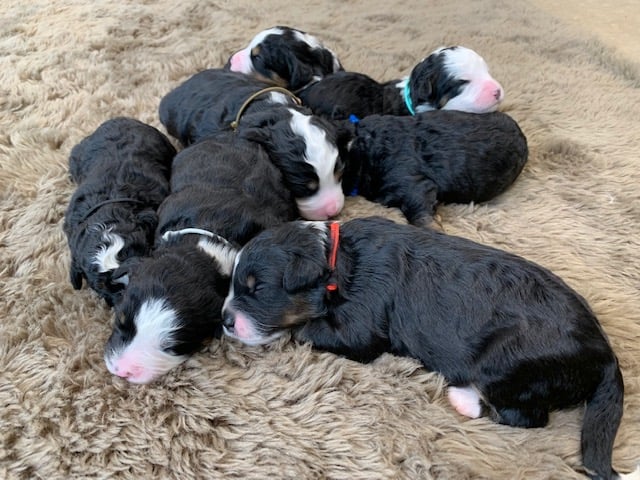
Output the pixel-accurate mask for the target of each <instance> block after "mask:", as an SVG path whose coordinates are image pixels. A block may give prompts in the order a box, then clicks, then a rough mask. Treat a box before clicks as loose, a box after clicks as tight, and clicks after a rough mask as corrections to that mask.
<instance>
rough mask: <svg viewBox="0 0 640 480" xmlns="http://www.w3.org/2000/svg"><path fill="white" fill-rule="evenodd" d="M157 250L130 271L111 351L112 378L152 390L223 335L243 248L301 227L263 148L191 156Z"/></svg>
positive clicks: (169, 201) (216, 144)
mask: <svg viewBox="0 0 640 480" xmlns="http://www.w3.org/2000/svg"><path fill="white" fill-rule="evenodd" d="M158 217H159V222H158V228H157V231H156V249H155V250H154V252H153V253H152V255H151V256H150V257H148V258H145V259H143V260H142V261H141V262H140V263H139V264H137V265H128V266H123V267H122V268H121V270H126V269H129V270H130V281H129V285H128V286H127V288H126V290H125V292H124V295H123V298H122V301H121V302H120V303H119V305H118V306H117V307H116V314H115V319H116V321H115V322H114V329H113V332H112V334H111V337H110V338H109V340H108V342H107V345H106V348H105V362H106V365H107V367H108V369H109V371H110V372H111V373H113V374H115V375H118V376H121V377H124V378H127V379H128V380H129V381H130V382H135V383H147V382H150V381H152V380H154V379H156V378H157V377H158V376H160V375H162V374H164V373H166V372H167V371H169V370H170V369H171V368H173V367H175V366H176V365H178V364H180V363H181V362H183V361H184V360H185V359H186V358H188V357H189V355H191V354H193V353H195V352H196V351H197V350H199V349H200V348H201V347H202V345H203V344H204V343H205V342H207V341H208V340H209V339H211V338H216V337H219V336H220V334H221V316H220V315H221V313H220V312H221V309H222V302H223V299H224V297H225V296H226V294H227V291H228V287H229V277H230V274H231V268H232V266H233V260H234V258H235V254H236V247H235V246H236V245H243V244H245V243H246V242H247V241H248V240H249V239H250V238H252V237H253V236H255V235H256V234H257V233H258V232H260V231H262V230H264V229H265V228H267V227H269V226H273V225H277V224H280V223H282V222H285V221H288V220H292V219H294V218H297V217H298V213H297V210H296V207H295V202H294V200H293V197H292V195H291V193H290V192H289V191H288V190H287V189H286V188H285V187H284V184H283V180H282V175H281V173H280V172H279V170H278V169H277V168H275V167H274V166H273V165H272V163H271V162H270V161H269V157H268V156H267V154H266V153H265V152H264V151H263V150H262V148H261V147H260V146H259V145H257V144H255V143H252V142H249V141H245V140H242V139H239V138H237V137H236V136H234V135H233V134H221V135H218V136H216V137H213V138H210V139H205V140H202V141H201V142H199V143H197V144H195V145H191V146H189V147H187V148H186V149H184V150H182V151H181V152H180V153H179V154H178V155H177V156H176V158H175V160H174V162H173V169H172V175H171V194H170V195H169V196H168V197H167V198H166V199H165V201H164V202H163V203H162V205H160V208H159V209H158Z"/></svg>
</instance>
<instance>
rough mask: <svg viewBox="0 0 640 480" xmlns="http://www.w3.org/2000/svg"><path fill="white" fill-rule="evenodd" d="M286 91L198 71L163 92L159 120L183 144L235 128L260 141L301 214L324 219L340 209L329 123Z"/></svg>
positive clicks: (338, 164) (338, 163) (334, 139)
mask: <svg viewBox="0 0 640 480" xmlns="http://www.w3.org/2000/svg"><path fill="white" fill-rule="evenodd" d="M298 103H299V100H298V99H297V97H295V96H294V95H293V94H292V93H291V92H288V91H287V90H284V89H282V88H279V87H273V86H270V85H267V84H264V83H262V82H259V81H257V80H255V79H252V78H249V77H247V76H245V75H242V74H238V73H233V72H228V71H224V70H220V69H211V70H205V71H202V72H200V73H197V74H196V75H194V76H193V77H191V78H190V79H188V80H187V81H185V82H184V83H183V84H181V85H179V86H178V87H177V88H176V89H174V90H173V91H171V92H170V93H169V94H167V95H166V96H165V97H164V98H163V99H162V101H161V103H160V120H161V121H162V123H163V124H164V125H165V126H166V128H167V131H168V132H169V133H171V134H172V135H174V136H175V137H176V138H178V139H179V140H180V141H181V142H182V143H183V144H184V145H190V144H193V143H197V142H198V141H200V140H201V139H203V138H205V137H208V136H210V135H214V134H216V133H219V132H230V131H232V129H235V132H236V135H237V136H238V137H240V138H244V139H247V140H251V141H253V142H257V143H259V144H260V145H261V146H262V147H263V148H264V149H265V150H266V151H267V153H268V154H269V157H270V158H271V161H272V162H273V164H274V165H276V166H277V167H278V168H279V169H280V171H281V172H282V174H283V177H284V182H285V185H286V186H287V188H288V189H289V190H290V191H291V192H292V193H293V195H294V196H295V198H296V202H297V204H298V209H299V211H300V214H301V215H302V216H303V217H305V218H307V219H309V220H326V219H327V218H330V217H333V216H335V215H337V214H338V213H340V211H341V210H342V207H343V206H344V194H343V192H342V188H341V183H340V180H341V176H342V166H343V165H342V160H341V159H340V157H339V155H338V153H339V145H342V143H345V142H346V141H347V137H346V136H345V137H344V138H343V137H342V136H339V135H338V132H337V130H336V128H335V127H334V125H332V124H331V123H330V122H328V121H327V120H324V119H322V118H320V117H317V116H314V115H312V113H311V111H310V110H309V109H308V108H304V107H301V106H299V105H298Z"/></svg>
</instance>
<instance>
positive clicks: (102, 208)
mask: <svg viewBox="0 0 640 480" xmlns="http://www.w3.org/2000/svg"><path fill="white" fill-rule="evenodd" d="M175 153H176V151H175V149H174V147H173V145H171V143H170V142H169V140H168V139H167V138H166V137H165V136H164V135H163V134H162V133H160V132H159V131H158V130H157V129H155V128H154V127H152V126H150V125H146V124H144V123H142V122H139V121H138V120H134V119H132V118H125V117H118V118H114V119H111V120H107V121H106V122H104V123H103V124H102V125H100V126H99V127H98V128H97V129H96V131H95V132H94V133H92V134H91V135H89V136H87V137H86V138H85V139H83V140H82V141H81V142H80V143H79V144H78V145H76V146H75V147H74V148H73V149H72V150H71V154H70V156H69V173H70V175H71V178H72V179H73V180H74V181H76V182H78V183H79V185H78V187H77V189H76V190H75V192H74V193H73V195H72V197H71V200H70V202H69V206H68V207H67V210H66V212H65V216H64V226H63V228H64V232H65V234H66V236H67V240H68V244H69V249H70V250H71V268H70V278H71V284H72V285H73V287H74V288H75V289H76V290H77V289H80V288H81V287H82V281H83V279H86V280H87V283H88V285H89V286H90V287H91V288H92V289H93V290H95V291H96V292H97V293H98V294H99V295H100V296H101V297H102V298H104V300H105V301H106V302H107V304H108V305H110V306H112V305H113V304H114V303H115V302H116V301H117V300H118V298H119V296H120V294H121V290H122V289H123V288H124V286H125V285H126V283H127V277H126V276H114V275H113V273H114V272H115V270H117V269H118V267H119V266H120V264H121V262H122V261H124V260H126V259H127V258H130V257H137V256H144V255H146V254H148V252H149V250H150V248H151V245H152V243H153V236H154V232H155V228H156V224H157V216H156V209H157V208H158V206H159V205H160V203H161V202H162V200H164V198H165V197H166V196H167V195H168V193H169V173H170V169H171V161H172V160H173V157H174V155H175Z"/></svg>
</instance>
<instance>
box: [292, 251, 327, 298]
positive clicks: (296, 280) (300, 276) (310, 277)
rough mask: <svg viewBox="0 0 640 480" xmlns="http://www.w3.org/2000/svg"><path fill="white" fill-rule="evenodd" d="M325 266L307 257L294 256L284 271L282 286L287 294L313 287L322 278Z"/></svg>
mask: <svg viewBox="0 0 640 480" xmlns="http://www.w3.org/2000/svg"><path fill="white" fill-rule="evenodd" d="M324 271H325V265H324V264H320V263H318V262H314V261H313V260H312V259H311V258H310V257H309V256H302V255H295V256H294V257H293V259H292V260H291V261H290V262H289V264H288V265H287V267H286V268H285V271H284V277H283V278H282V286H283V287H284V289H285V290H286V291H287V292H288V293H295V292H299V291H300V290H305V289H309V288H311V287H313V286H314V285H315V284H317V283H318V281H319V280H320V279H321V278H322V277H323V276H324Z"/></svg>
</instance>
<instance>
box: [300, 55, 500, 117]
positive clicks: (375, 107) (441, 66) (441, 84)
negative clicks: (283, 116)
mask: <svg viewBox="0 0 640 480" xmlns="http://www.w3.org/2000/svg"><path fill="white" fill-rule="evenodd" d="M298 95H299V96H300V99H301V100H302V103H303V104H304V105H306V106H308V107H309V108H311V110H312V111H313V113H315V114H316V115H320V116H323V117H325V118H329V119H332V120H341V119H347V118H349V116H350V115H355V116H356V117H358V118H364V117H366V116H368V115H374V114H378V115H415V114H416V113H421V112H426V111H430V110H440V109H443V110H460V111H466V112H471V113H487V112H493V111H495V110H496V109H497V108H498V105H499V104H500V103H501V102H502V100H503V99H504V90H503V88H502V86H501V85H500V84H499V83H498V82H497V81H496V80H495V79H494V78H493V77H492V76H491V75H490V74H489V68H488V67H487V64H486V62H485V61H484V59H483V58H482V57H481V56H480V55H478V54H477V53H476V52H474V51H473V50H471V49H469V48H465V47H462V46H453V47H443V48H439V49H437V50H435V51H434V52H432V53H431V54H430V55H429V56H427V57H426V58H425V59H424V60H422V61H421V62H420V63H419V64H418V65H416V66H415V67H414V68H413V70H412V71H411V74H410V75H409V76H408V77H405V78H403V79H400V80H391V81H388V82H384V83H378V82H376V81H375V80H373V79H372V78H371V77H369V76H367V75H364V74H362V73H356V72H344V71H342V72H337V73H334V74H332V75H327V76H326V77H324V78H322V79H320V80H319V81H318V82H316V83H313V84H311V85H309V86H308V87H306V88H304V89H302V90H301V91H299V92H298Z"/></svg>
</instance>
